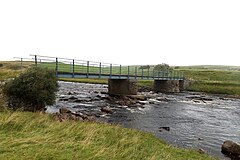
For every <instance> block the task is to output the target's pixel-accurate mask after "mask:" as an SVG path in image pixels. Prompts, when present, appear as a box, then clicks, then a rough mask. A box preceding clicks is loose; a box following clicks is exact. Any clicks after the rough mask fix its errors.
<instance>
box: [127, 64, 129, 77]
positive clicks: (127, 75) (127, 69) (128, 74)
mask: <svg viewBox="0 0 240 160" xmlns="http://www.w3.org/2000/svg"><path fill="white" fill-rule="evenodd" d="M129 69H130V68H129V66H127V78H128V79H129Z"/></svg>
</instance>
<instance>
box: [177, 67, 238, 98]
mask: <svg viewBox="0 0 240 160" xmlns="http://www.w3.org/2000/svg"><path fill="white" fill-rule="evenodd" d="M205 67H206V66H205ZM219 68H220V67H219ZM179 70H180V71H182V72H184V76H186V77H187V78H188V79H191V80H193V81H195V83H193V84H192V85H191V86H190V87H189V88H188V90H189V91H195V92H206V93H214V94H216V93H217V94H228V95H240V71H238V70H230V69H228V67H227V68H224V67H223V68H221V69H215V70H212V69H211V67H210V68H206V69H199V68H191V69H186V68H184V67H183V68H181V67H180V68H179Z"/></svg>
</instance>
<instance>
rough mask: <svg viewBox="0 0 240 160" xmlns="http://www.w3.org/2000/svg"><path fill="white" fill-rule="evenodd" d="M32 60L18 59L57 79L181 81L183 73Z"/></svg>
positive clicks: (43, 58)
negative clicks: (49, 70)
mask: <svg viewBox="0 0 240 160" xmlns="http://www.w3.org/2000/svg"><path fill="white" fill-rule="evenodd" d="M30 56H31V57H32V58H19V57H15V58H17V59H19V60H20V61H21V63H23V62H24V60H28V61H32V62H34V64H35V65H36V66H37V67H46V68H48V69H52V70H55V73H56V76H57V77H69V78H70V77H72V78H113V79H145V80H147V79H159V80H170V79H171V80H181V79H184V76H183V73H182V72H178V71H175V70H154V66H150V67H148V68H145V69H144V68H143V67H140V66H123V65H120V64H112V63H102V62H94V61H85V60H77V59H69V58H59V57H50V56H41V55H30Z"/></svg>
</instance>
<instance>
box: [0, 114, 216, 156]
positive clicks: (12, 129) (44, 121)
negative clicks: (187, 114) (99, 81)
mask: <svg viewBox="0 0 240 160" xmlns="http://www.w3.org/2000/svg"><path fill="white" fill-rule="evenodd" d="M0 114H1V116H0V159H2V160H5V159H6V160H10V159H88V160H90V159H92V160H97V159H99V160H100V159H102V160H107V159H109V160H112V159H116V160H117V159H119V160H121V159H126V160H131V159H136V160H139V159H151V160H155V159H156V160H159V159H163V160H164V159H168V160H174V159H176V160H180V159H183V160H186V159H198V160H200V159H203V160H207V159H213V158H211V157H210V156H208V155H205V154H200V153H198V152H197V151H193V150H187V149H179V148H175V147H172V146H170V145H168V144H166V143H165V142H163V141H161V140H159V139H158V138H156V137H154V136H153V135H151V134H148V133H144V132H140V131H137V130H133V129H126V128H122V127H120V126H112V125H109V124H100V123H91V122H74V121H71V122H70V121H66V122H58V121H56V120H55V119H54V118H53V117H51V116H50V115H44V114H40V113H30V112H13V113H12V112H1V113H0Z"/></svg>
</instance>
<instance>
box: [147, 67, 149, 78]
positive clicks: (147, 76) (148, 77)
mask: <svg viewBox="0 0 240 160" xmlns="http://www.w3.org/2000/svg"><path fill="white" fill-rule="evenodd" d="M147 74H148V75H147V79H149V68H148V73H147Z"/></svg>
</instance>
